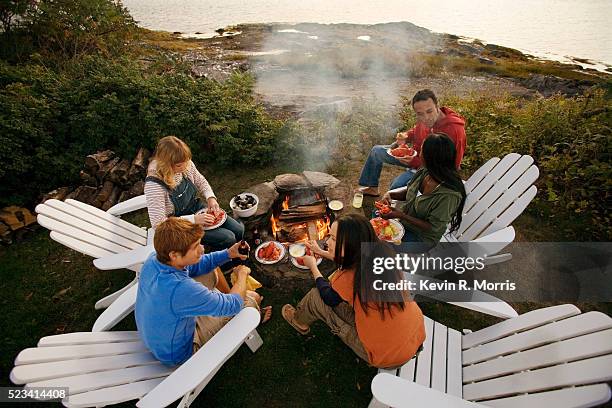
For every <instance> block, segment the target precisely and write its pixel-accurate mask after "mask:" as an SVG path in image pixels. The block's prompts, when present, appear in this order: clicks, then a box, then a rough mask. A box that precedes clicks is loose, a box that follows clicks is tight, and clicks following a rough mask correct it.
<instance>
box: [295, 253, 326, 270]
mask: <svg viewBox="0 0 612 408" xmlns="http://www.w3.org/2000/svg"><path fill="white" fill-rule="evenodd" d="M289 258H291V263H292V264H293V266H296V267H298V268H300V269H310V268H309V267H307V266H306V265H300V264H299V263H298V261H297V260H296V259H295V258H294V257H292V256H291V257H289ZM321 262H323V258H317V265H319V264H320V263H321Z"/></svg>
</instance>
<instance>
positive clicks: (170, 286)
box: [135, 217, 271, 365]
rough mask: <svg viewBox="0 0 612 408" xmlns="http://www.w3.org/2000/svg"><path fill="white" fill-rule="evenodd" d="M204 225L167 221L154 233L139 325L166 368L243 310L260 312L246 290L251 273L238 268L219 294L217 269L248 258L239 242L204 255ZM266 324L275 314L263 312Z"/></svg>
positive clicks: (140, 300) (253, 294)
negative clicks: (226, 290) (226, 288)
mask: <svg viewBox="0 0 612 408" xmlns="http://www.w3.org/2000/svg"><path fill="white" fill-rule="evenodd" d="M203 236H204V230H203V228H202V226H201V225H198V224H192V223H191V222H189V221H187V220H184V219H181V218H174V217H172V218H168V219H167V220H166V221H164V222H162V223H161V224H160V225H159V226H158V227H157V229H156V230H155V238H154V241H153V245H154V247H155V253H154V254H152V255H151V256H150V257H149V258H148V259H147V260H146V262H145V263H144V265H143V267H142V270H141V271H140V279H139V283H138V295H137V298H136V306H135V316H136V326H137V327H138V331H139V333H140V336H141V338H142V340H143V342H144V344H145V345H146V346H147V347H148V348H149V350H151V352H152V353H153V354H154V355H155V357H156V358H157V359H158V360H160V361H161V362H162V363H164V364H171V365H174V364H181V363H183V362H185V361H186V360H187V359H189V357H191V355H192V354H193V353H194V352H195V351H197V350H198V349H199V348H200V347H201V346H202V345H203V344H204V343H206V341H208V340H209V339H210V338H212V336H213V335H214V334H215V333H216V332H218V331H219V330H221V328H222V327H223V325H225V324H226V323H227V322H228V321H229V319H230V318H231V316H233V315H235V314H237V313H238V312H240V310H241V309H242V308H243V307H244V306H249V307H255V308H257V309H259V304H260V303H261V300H262V297H261V296H260V295H259V294H257V293H256V292H253V291H247V289H246V280H247V277H248V276H249V273H250V272H251V270H250V269H249V268H247V267H246V266H243V265H240V266H238V267H236V268H235V271H236V274H237V277H238V279H237V281H236V283H235V284H234V286H233V287H232V289H231V290H229V293H221V292H219V291H218V290H217V289H216V285H217V272H216V268H217V267H218V266H219V265H222V264H224V263H226V262H228V261H229V260H230V259H231V258H240V259H243V260H244V259H246V256H244V255H240V254H239V253H238V246H239V245H240V243H236V244H235V245H233V246H231V247H230V248H228V249H225V250H222V251H217V252H212V253H210V254H204V248H203V246H202V245H201V244H200V240H201V239H202V237H203ZM264 309H265V313H264V317H263V321H266V320H268V319H269V318H270V314H271V309H270V308H269V307H267V308H264Z"/></svg>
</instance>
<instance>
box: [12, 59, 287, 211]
mask: <svg viewBox="0 0 612 408" xmlns="http://www.w3.org/2000/svg"><path fill="white" fill-rule="evenodd" d="M176 68H177V69H175V70H173V71H170V72H165V73H149V74H146V73H145V72H144V71H143V69H141V67H140V66H139V65H138V63H137V62H132V61H131V60H130V59H122V60H117V61H113V60H108V59H105V58H100V57H94V56H90V57H86V58H84V59H82V60H81V61H80V62H79V63H78V64H74V65H73V66H71V67H69V68H67V69H63V70H61V71H56V70H52V69H49V68H44V67H42V66H38V65H27V66H12V65H9V64H6V63H2V64H0V84H1V85H2V88H1V89H0V135H1V136H0V138H1V139H0V141H1V143H0V161H1V162H2V163H3V166H2V167H0V205H6V204H9V203H18V204H26V203H32V202H33V201H34V200H36V198H37V196H38V195H39V194H41V193H43V192H45V191H48V190H50V189H53V188H55V187H58V186H60V185H66V184H70V183H71V182H75V181H76V177H77V176H78V173H79V171H78V170H79V168H81V167H82V163H83V160H84V157H85V155H87V154H90V153H92V152H95V151H97V150H99V149H103V148H112V149H113V150H115V151H116V152H117V153H118V154H120V155H123V156H125V157H130V156H131V155H133V154H134V153H135V151H136V150H137V149H138V147H140V146H146V147H148V148H150V149H151V148H154V146H155V144H156V142H157V140H158V139H159V138H160V137H162V136H165V135H169V134H174V135H177V136H179V137H181V138H183V139H184V140H185V141H186V142H187V143H188V144H189V145H190V146H191V148H192V151H193V153H194V160H196V161H197V162H199V163H204V162H210V161H212V162H214V163H216V164H219V165H222V166H223V165H226V166H227V165H230V164H236V165H258V164H262V163H266V162H267V161H269V160H270V159H272V157H273V156H275V155H277V154H278V155H281V156H283V153H282V151H280V152H279V151H278V150H277V149H276V148H275V145H276V142H277V139H278V138H279V135H280V132H281V126H282V123H281V122H280V121H277V120H274V119H272V118H270V117H269V116H268V115H267V114H266V113H265V111H264V110H263V108H262V107H261V106H260V105H258V104H257V103H256V101H255V100H254V99H253V95H252V87H253V79H252V78H251V77H250V76H248V75H239V74H236V75H234V76H233V77H232V78H230V79H229V80H228V81H226V82H225V83H218V82H216V81H212V80H206V79H194V78H192V77H191V76H189V75H188V74H187V73H186V72H185V71H184V70H181V69H179V68H180V67H176ZM24 181H26V182H24Z"/></svg>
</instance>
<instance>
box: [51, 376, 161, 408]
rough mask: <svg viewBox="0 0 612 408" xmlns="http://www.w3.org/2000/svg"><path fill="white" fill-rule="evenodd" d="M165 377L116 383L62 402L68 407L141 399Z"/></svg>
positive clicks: (97, 405)
mask: <svg viewBox="0 0 612 408" xmlns="http://www.w3.org/2000/svg"><path fill="white" fill-rule="evenodd" d="M165 379H166V378H165V377H160V378H154V379H151V380H144V381H138V382H133V383H130V384H122V385H116V386H114V387H108V388H103V389H100V390H93V391H88V392H82V393H80V394H75V395H70V396H69V397H68V398H64V400H62V403H63V404H64V405H66V406H68V407H83V406H86V407H103V406H106V405H109V404H117V403H119V402H123V401H131V400H135V399H140V398H142V397H144V396H145V395H147V394H148V393H149V392H150V391H152V390H153V389H155V387H157V386H158V385H159V384H161V383H162V382H163V381H164V380H165Z"/></svg>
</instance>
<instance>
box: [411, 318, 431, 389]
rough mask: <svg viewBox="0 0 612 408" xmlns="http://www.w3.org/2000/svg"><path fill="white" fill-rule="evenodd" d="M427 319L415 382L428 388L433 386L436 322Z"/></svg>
mask: <svg viewBox="0 0 612 408" xmlns="http://www.w3.org/2000/svg"><path fill="white" fill-rule="evenodd" d="M424 317H425V342H423V350H422V351H421V352H420V353H419V358H418V361H417V363H418V364H417V366H416V375H415V379H414V380H415V382H416V383H417V384H420V385H424V386H426V387H430V386H431V356H432V353H433V337H434V321H433V320H431V319H430V318H429V317H427V316H424Z"/></svg>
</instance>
